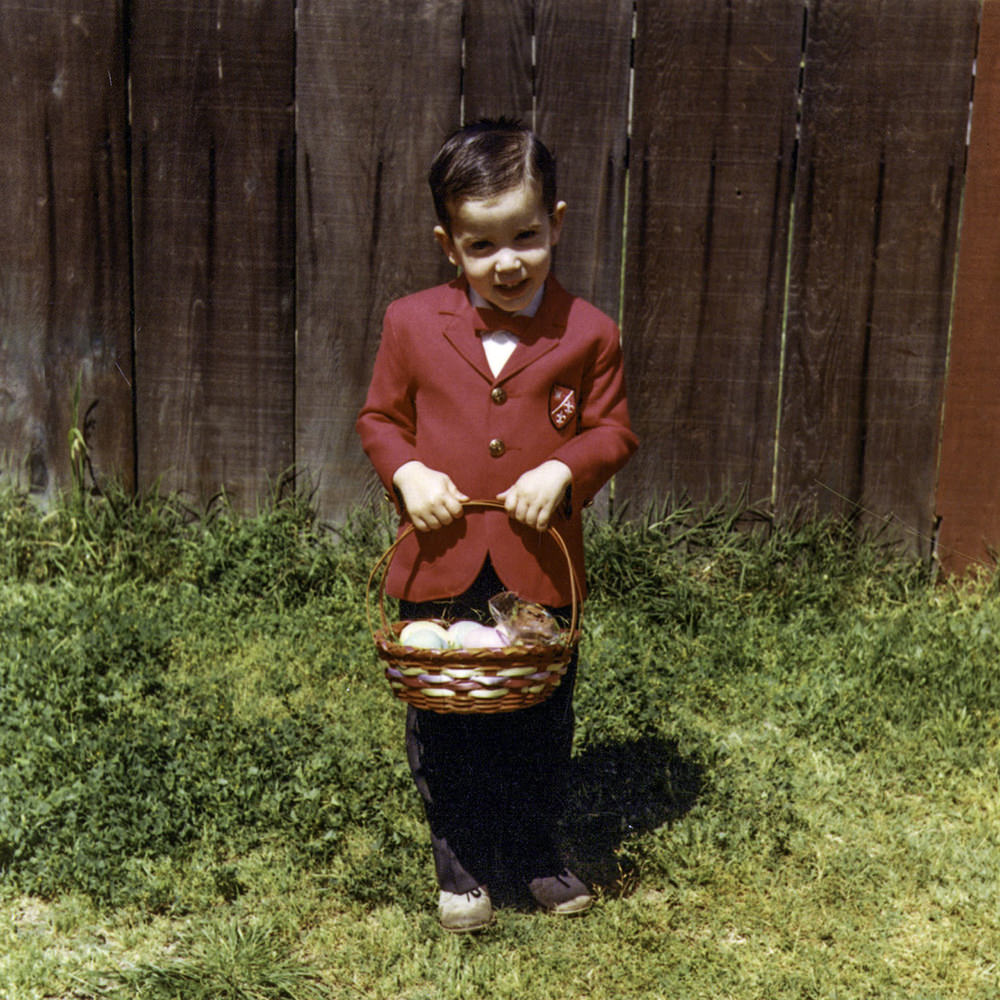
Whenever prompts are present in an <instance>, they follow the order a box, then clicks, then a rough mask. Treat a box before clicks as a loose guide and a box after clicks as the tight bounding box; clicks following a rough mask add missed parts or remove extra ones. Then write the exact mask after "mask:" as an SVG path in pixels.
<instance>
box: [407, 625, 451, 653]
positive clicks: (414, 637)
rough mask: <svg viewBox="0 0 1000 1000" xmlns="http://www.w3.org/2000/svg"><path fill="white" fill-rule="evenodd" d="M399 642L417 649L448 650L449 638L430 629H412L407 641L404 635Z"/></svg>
mask: <svg viewBox="0 0 1000 1000" xmlns="http://www.w3.org/2000/svg"><path fill="white" fill-rule="evenodd" d="M399 641H400V643H401V644H402V645H404V646H413V647H415V648H416V649H447V648H448V639H447V637H446V636H442V635H441V632H440V631H434V630H433V629H429V628H415V629H410V630H409V631H408V632H407V634H406V638H405V639H404V638H403V636H402V635H400V637H399Z"/></svg>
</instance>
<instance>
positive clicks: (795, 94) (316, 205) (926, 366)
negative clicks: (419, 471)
mask: <svg viewBox="0 0 1000 1000" xmlns="http://www.w3.org/2000/svg"><path fill="white" fill-rule="evenodd" d="M998 6H1000V4H998V3H997V2H996V0H986V2H985V5H982V4H981V3H980V0H638V2H637V3H635V4H633V0H493V2H491V3H484V2H481V0H399V2H397V0H364V2H361V0H299V2H298V3H297V5H296V3H295V0H270V2H267V3H261V2H253V3H251V2H245V0H244V2H238V0H214V2H208V0H89V2H83V0H51V2H42V0H18V2H17V3H13V2H9V0H0V65H2V66H3V67H4V69H3V74H4V80H5V82H6V89H7V93H6V95H5V101H4V111H3V116H2V119H0V178H2V181H3V191H4V199H3V209H2V214H0V237H2V239H0V289H2V292H0V364H2V383H0V434H2V439H0V451H2V452H3V463H4V467H5V468H6V469H7V471H8V473H9V474H12V475H15V476H16V477H17V478H18V479H19V480H20V481H21V482H22V483H24V484H26V485H28V486H30V487H31V489H32V490H34V491H35V492H37V493H40V494H46V493H48V492H50V491H51V490H53V489H54V488H56V487H57V486H60V485H65V484H66V483H67V482H68V480H69V477H70V471H69V470H70V468H71V465H70V455H69V446H68V432H69V429H70V427H71V426H72V425H73V424H74V422H76V423H77V424H78V425H79V426H81V427H83V428H84V429H85V433H86V440H87V443H88V447H89V454H90V456H91V460H92V463H93V466H94V469H95V470H96V472H97V474H98V475H101V476H109V475H115V476H119V477H121V478H123V479H124V480H125V481H126V483H128V484H131V485H135V486H136V487H138V488H143V489H144V488H147V487H149V486H150V485H151V484H153V483H160V484H161V486H162V488H164V489H169V490H181V491H184V492H187V493H189V494H191V495H193V496H194V497H197V498H200V499H202V500H203V499H204V498H206V497H208V496H210V495H212V494H214V493H216V492H217V491H218V490H220V489H224V490H226V492H227V493H228V494H229V495H231V496H232V497H233V498H234V500H235V501H236V502H237V503H238V504H239V505H241V506H244V507H249V506H251V505H252V504H253V503H254V500H255V498H257V497H259V496H260V495H261V494H263V493H265V492H267V491H268V490H269V488H270V486H271V484H273V483H274V482H275V481H276V480H277V479H278V478H279V477H280V476H281V475H282V474H283V473H285V472H287V471H288V470H290V469H292V468H295V469H297V470H298V473H299V474H300V475H301V476H303V477H308V479H309V481H310V482H311V483H312V484H313V485H314V486H315V488H316V498H317V502H318V504H319V506H320V511H321V513H322V514H323V515H324V516H326V517H330V518H336V517H338V516H340V515H341V514H343V512H344V511H345V510H346V509H348V508H349V507H350V506H352V505H354V504H356V503H358V502H359V501H361V500H362V499H363V498H365V497H366V496H370V495H371V494H372V493H373V485H374V484H373V479H372V475H371V473H370V471H369V469H368V466H367V463H366V460H365V458H364V456H363V454H362V453H361V451H360V448H359V446H358V444H357V441H356V438H355V435H354V430H353V426H354V420H355V417H356V414H357V411H358V409H359V406H360V404H361V401H362V398H363V395H364V391H365V387H366V384H367V379H368V376H369V373H370V369H371V363H372V359H373V356H374V351H375V347H376V344H377V340H378V335H379V327H380V320H381V315H382V312H383V310H384V308H385V306H386V304H387V302H388V301H390V300H391V299H392V298H395V297H396V296H399V295H402V294H404V293H406V292H409V291H412V290H415V289H417V288H420V287H422V286H425V285H428V284H431V283H434V282H437V281H440V280H444V279H446V278H447V277H448V276H449V275H448V271H447V269H446V264H445V261H444V259H443V257H442V256H441V255H440V253H439V252H438V251H437V250H436V248H435V246H434V244H433V241H432V238H431V229H432V226H433V223H434V219H433V214H432V207H431V204H430V198H429V195H428V193H427V191H426V185H425V182H424V176H425V172H426V168H427V165H428V164H429V161H430V159H431V157H432V155H433V153H434V151H435V149H436V148H437V145H438V144H439V142H440V140H441V139H442V138H443V136H444V135H445V134H446V133H447V132H448V131H449V130H450V129H451V128H453V127H454V126H455V125H456V124H458V123H459V122H460V121H462V120H463V119H464V120H470V119H473V118H476V117H479V116H482V115H491V114H499V113H504V114H508V115H516V116H520V117H521V118H523V119H525V120H527V121H529V122H532V123H534V125H535V127H536V128H537V129H538V131H539V132H540V133H541V134H542V135H543V136H544V138H545V139H546V141H547V142H548V143H549V144H550V145H551V146H552V148H553V149H554V151H555V153H556V156H557V159H558V162H559V169H560V194H561V196H562V197H564V198H565V200H566V201H567V202H568V203H569V206H570V207H569V212H568V216H567V223H566V229H565V235H564V239H563V242H562V243H561V244H560V247H559V251H558V259H557V271H558V273H559V275H560V277H561V279H562V280H563V283H564V284H566V285H567V286H568V287H569V288H571V290H573V291H576V292H578V293H579V294H581V295H584V296H585V297H588V298H590V299H591V300H592V301H594V302H595V303H596V304H598V305H599V306H600V307H601V308H603V309H604V310H605V311H607V312H609V313H611V314H612V315H614V316H618V317H620V318H621V321H622V327H623V331H624V344H625V349H626V355H627V363H628V376H629V388H630V400H631V408H632V412H633V420H634V423H635V426H636V429H637V431H638V433H639V434H640V437H641V440H642V445H641V448H640V452H639V453H638V455H637V456H636V458H635V459H634V460H633V462H632V464H631V465H630V466H629V467H628V468H627V470H626V471H625V472H623V473H622V474H621V475H620V476H619V477H618V480H617V482H616V502H620V501H621V500H628V501H630V502H631V504H632V509H634V510H639V509H642V508H643V507H644V506H645V505H646V504H647V503H649V502H651V501H653V500H655V499H657V498H660V497H665V496H667V495H677V494H686V495H688V496H690V497H691V498H693V499H696V500H703V499H707V500H717V499H721V498H724V497H731V496H733V495H734V494H735V493H737V492H740V491H742V492H744V493H745V495H746V496H747V497H748V498H749V499H750V500H751V501H754V502H760V503H762V504H765V505H767V506H768V507H770V508H771V509H773V510H774V511H776V512H779V513H781V512H789V511H793V510H796V511H798V510H802V511H806V512H815V513H820V514H825V513H836V514H852V513H859V514H860V515H861V516H862V518H863V519H865V520H868V521H876V522H882V521H885V520H888V521H889V522H890V523H891V525H892V531H893V532H894V533H895V534H896V535H897V536H898V537H902V538H903V539H905V540H906V541H907V542H908V543H909V544H910V546H911V547H912V548H913V549H915V550H917V551H920V552H922V553H925V554H926V553H928V552H929V551H930V549H931V546H932V545H933V540H934V538H935V534H936V531H937V525H938V513H939V508H938V506H937V497H938V496H939V492H938V484H937V473H938V468H939V451H940V449H941V446H942V440H943V442H944V449H945V456H944V462H943V468H944V469H945V470H947V475H946V477H945V478H944V479H943V481H942V483H941V488H940V496H942V497H944V498H947V503H948V504H949V505H950V506H949V507H948V509H949V510H950V511H954V512H955V523H954V528H952V526H951V525H950V524H948V523H947V520H948V519H947V518H945V523H944V524H942V525H941V531H942V536H941V537H942V539H944V538H945V535H946V532H947V530H954V531H955V532H956V533H955V534H954V535H953V544H951V545H949V546H947V547H946V548H945V550H944V551H943V554H944V555H945V556H946V557H950V555H951V554H954V555H955V558H956V559H958V560H959V561H962V560H966V561H968V560H969V559H983V558H985V555H986V546H987V545H988V544H989V543H991V542H992V543H996V542H1000V504H996V503H994V504H993V505H992V507H989V505H988V504H987V507H988V510H986V512H985V514H984V512H983V509H982V507H983V505H982V504H981V503H978V502H976V500H975V497H974V496H970V495H967V493H966V492H965V486H964V482H965V480H966V479H967V478H968V477H969V474H970V469H972V470H974V471H975V472H976V475H977V477H978V481H979V482H980V483H981V484H983V485H982V488H981V493H982V492H983V491H985V493H986V494H991V492H992V485H991V484H992V483H993V482H996V481H997V473H998V466H1000V459H998V457H997V452H998V450H1000V449H994V448H992V447H990V444H991V441H992V438H991V437H990V435H991V434H992V435H994V436H995V432H992V431H989V432H986V431H984V430H983V428H982V426H981V424H982V419H983V417H984V415H985V416H991V415H995V411H996V406H997V404H996V401H995V400H992V410H991V411H990V412H989V413H987V414H984V413H983V412H982V411H981V410H980V409H978V408H977V406H976V401H977V400H984V399H985V400H988V399H990V397H991V395H992V393H991V392H990V389H991V381H990V377H989V376H990V375H993V374H996V373H995V372H994V371H993V369H995V368H996V367H997V362H995V361H994V359H993V357H991V354H992V355H996V354H997V353H998V352H996V351H995V350H994V351H992V352H991V351H990V349H989V346H988V333H987V332H986V331H984V329H983V327H982V315H981V313H980V312H979V310H980V309H982V308H984V307H988V305H989V303H990V302H992V304H993V311H992V315H996V314H997V305H998V303H1000V291H998V289H997V284H998V282H997V265H996V263H995V261H996V257H997V255H996V254H993V256H992V258H990V257H989V256H988V251H989V248H990V245H991V243H990V241H992V242H993V243H995V241H996V238H997V237H996V232H997V227H996V225H995V221H994V220H995V218H996V216H997V208H998V194H997V190H998V187H1000V185H998V184H997V183H996V173H997V164H998V162H1000V150H998V147H997V145H996V143H997V137H998V133H997V126H996V121H997V120H998V119H997V115H998V107H997V97H996V90H997V88H998V86H1000V67H998V56H997V54H998V52H1000V37H998V35H1000V32H998V28H997V24H998V22H1000V11H998V9H997V8H998ZM980 22H982V32H981V36H982V37H981V38H980ZM977 53H978V56H979V63H978V76H977V77H976V88H975V93H973V79H974V73H975V72H976V70H977V63H976V59H977ZM981 93H982V94H985V95H986V97H984V98H983V100H984V102H985V104H984V110H983V113H982V115H980V114H979V104H978V102H979V100H980V96H981ZM970 100H971V101H973V104H972V107H973V112H974V113H973V120H972V133H971V135H972V140H971V154H970V155H969V159H968V162H969V169H968V171H967V168H966V161H967V153H969V147H968V145H967V143H968V135H969V121H970ZM980 135H981V136H982V139H980ZM966 191H968V202H967V211H966V213H965V226H964V229H963V231H962V236H963V241H966V242H968V243H969V244H970V245H972V246H977V245H979V244H983V245H982V246H980V257H979V258H975V256H974V255H973V254H971V253H970V266H969V270H968V277H966V276H965V274H966V272H965V271H964V267H965V255H964V254H963V255H961V257H960V261H961V266H960V267H959V268H958V281H957V285H956V280H955V274H956V267H955V262H956V250H957V245H958V234H959V229H960V221H961V217H962V211H961V207H962V199H963V193H964V192H966ZM973 204H974V205H975V210H974V214H973V209H972V206H973ZM977 241H979V244H977ZM963 245H964V243H963ZM994 249H995V247H994ZM983 253H985V254H987V256H985V257H983V256H982V254H983ZM977 261H978V263H977ZM956 287H957V289H958V298H957V299H956V297H955V289H956ZM963 289H966V290H965V291H964V292H963ZM984 289H985V291H984ZM963 294H964V295H965V297H966V298H967V299H968V300H969V302H970V304H969V305H967V306H966V307H965V308H964V309H963V308H962V307H961V302H962V296H963ZM984 295H985V296H986V298H985V300H984V299H983V296H984ZM977 296H978V298H977ZM953 304H954V305H955V314H956V324H955V327H954V333H953V336H952V338H951V351H952V355H953V356H954V357H955V358H961V359H963V364H964V365H965V367H964V368H963V369H962V373H963V374H962V375H961V381H959V382H957V383H956V384H957V385H958V388H957V389H956V392H957V393H959V394H960V395H961V400H960V404H956V405H955V406H954V407H953V406H952V405H951V401H950V400H949V406H948V407H947V409H946V411H945V414H946V420H945V424H944V432H943V435H942V405H943V399H944V388H945V382H946V376H947V360H948V356H949V331H950V329H951V316H952V308H953ZM977 323H979V324H980V325H979V326H978V327H977V325H976V324H977ZM977 331H978V332H977ZM966 343H971V344H973V345H976V344H979V345H980V350H979V354H978V355H976V354H975V351H973V352H972V360H971V362H970V363H966V361H965V359H966V358H967V357H968V352H967V351H966V348H965V345H966ZM977 387H978V388H977ZM977 393H978V396H977ZM997 423H998V421H997V420H996V419H995V418H994V419H993V420H992V421H991V424H992V426H996V425H997ZM970 433H971V434H973V435H976V434H978V435H979V439H980V440H982V441H983V442H984V443H983V447H981V448H980V449H979V451H976V450H975V449H970V448H969V446H968V439H969V435H970ZM950 442H951V443H950ZM956 443H957V444H956ZM959 444H961V445H962V447H959V446H958V445H959ZM984 518H985V519H984ZM959 522H961V524H960V523H959Z"/></svg>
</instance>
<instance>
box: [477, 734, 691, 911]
mask: <svg viewBox="0 0 1000 1000" xmlns="http://www.w3.org/2000/svg"><path fill="white" fill-rule="evenodd" d="M703 774H704V767H703V766H702V765H701V764H699V763H697V762H695V761H692V760H686V759H685V758H684V757H682V756H681V755H680V753H679V751H678V748H677V745H676V743H673V742H668V741H666V740H662V739H657V738H655V737H643V738H642V739H638V740H632V741H630V742H628V743H599V744H595V745H593V746H589V747H587V748H586V749H585V750H584V751H583V752H582V753H581V754H579V755H578V756H577V757H574V758H573V761H572V763H571V770H570V778H569V788H568V794H567V802H566V810H565V816H564V819H563V821H562V823H561V824H560V826H561V829H560V833H561V840H562V846H563V852H564V855H565V859H566V861H567V863H568V865H569V867H570V868H571V869H572V870H573V871H574V872H575V873H576V874H577V875H578V876H579V877H580V878H581V879H583V881H584V882H586V883H587V884H589V885H590V886H592V887H594V888H596V889H598V890H599V891H602V892H605V893H608V894H610V895H615V896H622V895H627V894H628V893H629V892H631V891H632V890H633V889H634V888H635V886H636V884H637V882H638V877H639V873H638V871H637V870H636V866H635V863H634V862H633V861H631V860H630V859H629V858H627V857H623V856H622V855H621V853H620V851H619V849H620V848H621V846H622V844H623V842H624V841H625V840H626V838H628V837H632V836H635V835H637V834H641V833H648V832H649V831H651V830H655V829H656V828H657V827H660V826H662V825H663V824H664V823H668V822H671V821H673V820H676V819H679V818H680V817H681V816H684V815H685V814H686V813H687V812H688V811H689V810H690V809H691V807H692V806H693V805H694V804H695V802H696V801H697V800H698V796H699V794H700V793H701V789H702V786H703ZM490 891H491V894H492V895H493V899H494V902H495V903H497V904H498V905H501V906H515V907H523V908H528V909H530V908H531V907H532V905H533V904H532V902H531V899H530V897H528V896H527V891H526V888H525V887H524V885H523V884H521V883H520V882H519V881H518V880H517V879H516V878H515V877H513V876H510V875H509V873H507V874H505V875H501V877H499V878H495V879H494V880H492V881H491V882H490Z"/></svg>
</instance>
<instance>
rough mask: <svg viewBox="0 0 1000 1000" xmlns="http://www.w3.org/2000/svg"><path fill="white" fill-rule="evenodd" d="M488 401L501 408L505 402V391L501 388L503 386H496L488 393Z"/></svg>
mask: <svg viewBox="0 0 1000 1000" xmlns="http://www.w3.org/2000/svg"><path fill="white" fill-rule="evenodd" d="M490 399H492V400H493V402H494V403H496V404H497V406H501V405H502V404H504V403H506V402H507V391H506V390H505V389H504V388H503V386H500V385H498V386H496V387H495V388H494V389H493V391H492V392H491V393H490Z"/></svg>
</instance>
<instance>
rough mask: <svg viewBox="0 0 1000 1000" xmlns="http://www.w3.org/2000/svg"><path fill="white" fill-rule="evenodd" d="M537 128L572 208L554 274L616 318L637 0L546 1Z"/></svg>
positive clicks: (539, 34)
mask: <svg viewBox="0 0 1000 1000" xmlns="http://www.w3.org/2000/svg"><path fill="white" fill-rule="evenodd" d="M535 34H536V51H537V67H536V71H535V91H536V94H535V99H536V116H535V126H536V128H537V130H538V132H539V134H540V135H541V136H542V137H543V138H544V140H545V141H546V143H547V144H548V145H549V146H550V147H551V149H552V151H553V153H554V155H555V157H556V161H557V166H558V171H559V196H560V197H561V198H562V199H563V200H564V201H565V202H566V204H567V210H566V223H565V228H564V235H563V239H562V241H561V242H560V245H559V246H558V247H557V249H556V273H557V274H558V275H559V278H560V280H561V281H562V283H563V284H564V285H565V286H566V287H567V288H568V289H569V290H570V291H572V292H574V293H576V294H577V295H582V296H583V297H584V298H586V299H588V300H589V301H591V302H593V303H594V305H596V306H597V307H598V308H600V309H603V310H604V311H605V312H606V313H608V314H609V315H610V316H612V317H614V318H615V319H617V318H618V314H619V298H620V289H621V252H622V228H623V226H622V224H623V221H624V207H625V167H626V164H625V157H626V145H627V141H628V112H629V107H628V99H629V62H630V50H631V45H632V2H631V0H538V3H537V4H536V12H535Z"/></svg>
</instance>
